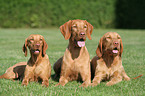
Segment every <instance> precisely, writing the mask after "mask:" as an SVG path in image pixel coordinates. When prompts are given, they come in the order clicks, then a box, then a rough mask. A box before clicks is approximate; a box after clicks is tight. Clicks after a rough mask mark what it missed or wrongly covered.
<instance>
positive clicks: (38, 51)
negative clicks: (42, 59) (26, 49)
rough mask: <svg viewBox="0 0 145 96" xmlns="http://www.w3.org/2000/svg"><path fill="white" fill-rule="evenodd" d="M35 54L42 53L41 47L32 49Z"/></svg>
mask: <svg viewBox="0 0 145 96" xmlns="http://www.w3.org/2000/svg"><path fill="white" fill-rule="evenodd" d="M32 52H33V53H34V54H39V53H40V50H39V49H36V50H33V51H32Z"/></svg>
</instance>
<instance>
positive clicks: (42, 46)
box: [23, 34, 48, 56]
mask: <svg viewBox="0 0 145 96" xmlns="http://www.w3.org/2000/svg"><path fill="white" fill-rule="evenodd" d="M27 46H28V48H29V50H30V53H31V54H33V55H39V54H42V56H44V55H45V54H46V49H47V48H48V45H47V43H46V41H45V40H44V37H43V36H41V35H38V34H32V35H30V36H29V37H28V38H26V39H25V43H24V46H23V52H24V53H25V56H27Z"/></svg>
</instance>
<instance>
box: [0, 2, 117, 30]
mask: <svg viewBox="0 0 145 96" xmlns="http://www.w3.org/2000/svg"><path fill="white" fill-rule="evenodd" d="M115 1H116V0H90V1H88V0H71V1H70V0H0V6H1V7H0V13H1V14H0V21H1V23H0V27H3V28H18V27H25V28H27V27H32V28H35V27H37V28H42V27H43V28H44V27H51V26H60V25H62V24H63V23H65V22H67V21H68V20H72V19H85V20H88V22H90V23H91V24H92V25H93V26H94V27H96V28H112V27H114V26H115V25H114V20H115Z"/></svg>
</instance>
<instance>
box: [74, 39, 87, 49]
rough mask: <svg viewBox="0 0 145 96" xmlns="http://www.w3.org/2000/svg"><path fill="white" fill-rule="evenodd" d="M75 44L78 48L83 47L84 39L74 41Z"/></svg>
mask: <svg viewBox="0 0 145 96" xmlns="http://www.w3.org/2000/svg"><path fill="white" fill-rule="evenodd" d="M76 42H77V45H78V46H79V47H84V46H85V40H84V39H80V40H79V41H76Z"/></svg>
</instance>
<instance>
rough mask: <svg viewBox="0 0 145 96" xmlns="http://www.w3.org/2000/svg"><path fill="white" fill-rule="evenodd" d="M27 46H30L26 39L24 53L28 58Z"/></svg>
mask: <svg viewBox="0 0 145 96" xmlns="http://www.w3.org/2000/svg"><path fill="white" fill-rule="evenodd" d="M27 44H28V41H27V38H26V39H25V43H24V45H23V48H22V50H23V52H24V53H25V56H27Z"/></svg>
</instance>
